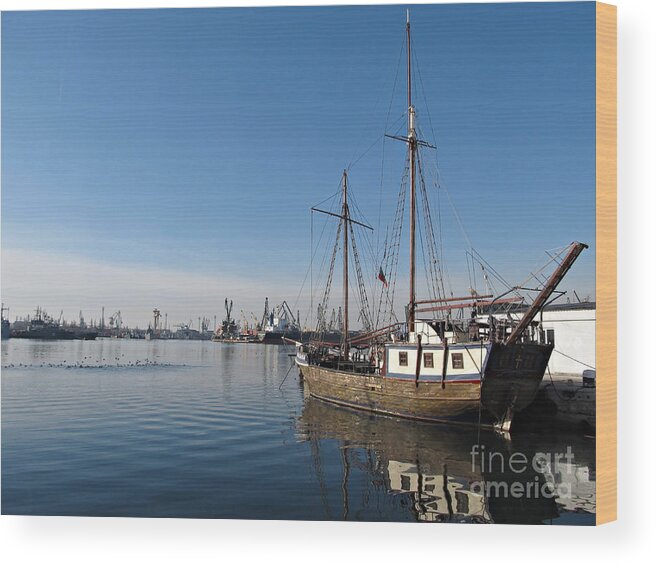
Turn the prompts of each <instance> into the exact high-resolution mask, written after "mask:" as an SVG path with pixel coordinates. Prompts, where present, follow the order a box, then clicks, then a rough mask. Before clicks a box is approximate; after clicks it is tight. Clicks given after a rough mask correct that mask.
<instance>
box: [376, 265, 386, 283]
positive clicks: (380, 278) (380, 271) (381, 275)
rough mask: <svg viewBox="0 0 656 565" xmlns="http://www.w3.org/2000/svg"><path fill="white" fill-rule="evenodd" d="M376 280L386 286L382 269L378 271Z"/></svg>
mask: <svg viewBox="0 0 656 565" xmlns="http://www.w3.org/2000/svg"><path fill="white" fill-rule="evenodd" d="M378 280H379V281H380V282H382V283H383V285H384V286H387V279H386V278H385V273H383V268H382V267H381V268H380V270H379V271H378Z"/></svg>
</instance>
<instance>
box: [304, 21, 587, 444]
mask: <svg viewBox="0 0 656 565" xmlns="http://www.w3.org/2000/svg"><path fill="white" fill-rule="evenodd" d="M411 45H412V44H411V41H410V20H409V17H408V20H407V22H406V55H407V93H408V96H407V99H408V104H407V135H405V136H401V135H390V136H388V137H391V138H394V139H397V140H400V141H403V142H404V143H405V144H406V145H407V161H406V173H407V175H406V176H405V177H404V181H402V184H401V191H400V193H399V204H398V208H397V216H396V218H397V219H398V218H401V219H400V220H397V219H395V224H394V226H392V230H391V232H390V233H392V235H393V236H394V237H397V235H398V238H397V239H396V240H395V241H392V242H391V243H390V244H389V247H388V248H387V250H386V257H388V262H387V263H386V265H388V266H389V267H388V268H389V269H392V270H394V275H393V276H394V281H395V280H396V274H395V273H396V271H395V269H396V265H398V254H397V255H394V254H395V253H397V250H398V248H399V247H400V241H401V236H400V233H401V228H402V226H403V220H402V219H403V217H404V215H405V211H404V206H405V198H406V190H407V188H408V187H409V193H410V198H409V200H410V210H409V214H408V215H409V217H410V234H409V240H410V250H409V267H410V269H409V270H410V273H409V287H410V296H409V300H408V303H407V305H406V307H405V314H406V315H405V320H404V321H398V320H396V321H391V323H387V325H382V324H381V323H380V321H379V320H378V317H377V316H373V315H372V312H371V310H370V309H369V310H368V301H367V297H366V287H365V284H364V282H363V277H362V272H361V269H360V265H359V260H358V251H357V248H356V246H355V230H354V227H356V226H359V227H360V228H362V229H369V230H370V229H371V228H370V227H369V226H367V225H366V224H364V223H362V222H359V221H356V220H355V219H354V218H353V217H352V215H351V206H350V204H349V196H348V176H347V171H344V174H343V176H342V202H341V211H340V213H334V212H329V211H325V210H320V209H316V208H313V210H314V211H316V212H320V213H324V214H328V215H330V216H333V217H337V218H339V223H338V228H337V236H336V239H335V243H334V246H333V247H332V248H333V256H332V261H331V263H330V273H329V276H328V282H327V291H326V292H325V293H324V303H323V304H322V308H323V312H325V311H326V309H327V298H328V297H329V295H330V293H329V285H330V283H331V281H332V274H333V266H334V263H335V256H336V254H337V250H338V247H339V244H340V238H341V248H342V252H343V264H342V270H343V281H342V282H343V286H342V293H343V306H342V308H343V317H342V328H341V343H339V344H330V343H327V342H326V341H325V340H324V339H323V337H322V333H323V332H322V330H321V328H320V326H321V325H322V324H323V325H324V327H325V319H321V316H320V319H319V323H318V332H317V334H316V335H315V336H314V338H313V339H312V340H310V341H309V343H299V344H298V345H297V355H296V364H297V365H298V367H299V370H300V373H301V375H302V378H303V380H304V383H305V386H306V387H307V390H308V392H309V394H310V395H311V396H314V397H316V398H319V399H321V400H324V401H328V402H332V403H335V404H339V405H342V406H346V407H349V408H355V409H361V410H368V411H372V412H378V413H382V414H387V415H391V416H396V417H402V418H410V419H414V420H422V421H427V422H456V423H462V424H471V425H489V426H494V427H496V428H498V429H500V430H502V431H505V432H507V431H509V430H510V427H511V425H512V420H513V417H514V415H515V414H516V413H517V412H520V411H521V410H522V409H524V408H525V407H526V406H528V405H529V404H530V403H531V401H532V400H533V399H534V398H535V395H536V393H537V391H538V387H539V386H540V382H541V381H542V378H543V376H544V372H545V370H546V367H547V363H548V361H549V357H550V355H551V352H552V349H553V344H551V343H545V342H543V341H541V338H540V332H539V331H536V329H537V328H536V327H535V324H533V320H534V319H535V317H536V316H537V315H538V314H539V313H540V312H541V311H542V309H543V308H544V306H545V305H546V304H547V303H548V301H549V299H550V297H551V295H552V294H553V293H554V291H555V289H556V287H557V285H558V284H559V282H560V281H561V280H562V278H563V277H564V276H565V274H566V273H567V271H568V270H569V268H570V267H571V266H572V264H573V263H574V261H575V260H576V258H577V257H578V256H579V254H580V253H581V252H582V251H583V249H585V248H587V245H585V244H583V243H579V242H574V243H572V244H571V245H570V246H568V247H567V248H566V249H564V250H563V251H562V252H561V253H562V254H561V255H560V256H559V257H558V261H556V264H557V267H556V268H555V270H554V272H553V273H552V275H551V276H550V277H549V279H548V280H547V282H546V283H545V284H544V285H543V288H541V289H537V291H539V292H538V294H537V296H536V298H535V299H534V300H533V303H532V304H531V305H530V306H529V307H528V308H527V310H526V311H525V313H524V315H523V317H522V318H521V319H519V320H512V319H507V320H506V319H503V320H497V319H495V318H494V317H492V316H489V317H487V316H483V317H481V316H480V314H481V313H483V314H487V313H493V312H494V311H496V310H497V309H499V308H501V307H503V305H504V304H512V303H517V302H518V301H522V300H523V298H522V297H521V296H520V295H519V292H518V291H517V288H514V289H513V288H511V289H510V290H509V291H508V292H507V293H505V294H503V295H498V296H494V295H492V294H488V295H480V294H478V293H477V292H475V291H474V290H471V291H470V293H469V296H464V297H453V295H452V294H451V295H448V294H447V293H446V292H445V291H444V280H443V277H442V275H441V270H440V264H441V256H440V254H439V253H438V252H437V251H436V249H435V248H434V247H433V248H431V245H433V246H434V245H435V243H434V242H435V240H436V238H435V235H434V233H433V232H432V230H433V223H432V219H431V218H432V217H431V215H430V208H429V202H428V196H427V191H426V186H425V183H424V179H423V175H422V171H423V170H424V164H423V161H422V158H421V156H420V152H419V149H420V148H421V149H422V150H423V149H424V148H431V149H434V147H433V146H431V145H430V144H429V143H427V142H425V141H423V140H421V139H420V138H419V136H418V131H419V130H418V127H417V119H416V111H415V106H414V105H413V102H412V80H411V77H412V73H411V61H412V57H411ZM418 208H421V210H422V212H423V216H422V218H421V219H422V222H421V226H422V227H423V228H424V231H425V232H426V233H425V234H423V235H421V234H420V238H421V239H420V241H421V245H422V250H424V249H425V250H424V260H425V265H427V266H426V271H427V275H428V279H429V280H427V283H428V284H427V287H428V289H429V294H430V297H429V298H426V299H422V300H418V299H417V295H416V263H417V261H416V251H417V244H416V241H417V233H416V232H417V227H418V225H419V222H418V217H417V216H418V213H417V209H418ZM399 210H400V213H399ZM510 227H511V225H510ZM506 229H508V227H507V226H506ZM508 237H509V238H510V237H514V236H513V235H512V234H510V233H508ZM350 253H352V258H351V259H350V257H349V254H350ZM389 257H391V258H392V259H389ZM350 260H351V261H353V262H354V263H355V265H356V269H355V271H356V281H355V282H352V284H353V286H354V287H355V288H356V289H357V292H358V293H359V296H358V298H359V304H360V319H361V320H362V321H363V326H364V328H365V331H364V332H363V333H362V334H360V335H359V336H357V337H352V335H351V334H350V333H349V290H350V281H349V274H350V273H349V262H350ZM389 276H390V275H389V273H388V272H386V269H383V267H381V268H380V272H379V274H378V278H379V279H380V281H381V283H382V285H383V288H384V289H385V290H383V291H381V303H383V301H386V302H385V304H387V302H390V303H391V302H392V301H393V298H394V295H393V290H392V289H391V287H392V286H393V283H392V282H390V281H388V277H389ZM513 291H514V292H515V293H516V294H515V295H512V294H513ZM465 310H468V311H471V312H472V316H471V318H469V319H468V318H464V317H463V318H461V319H454V317H452V315H451V313H452V312H454V311H460V312H464V311H465ZM390 311H391V312H392V314H393V309H390ZM423 312H426V313H428V312H430V314H429V315H428V316H426V317H424V318H421V317H420V314H421V313H423ZM394 316H395V315H394ZM299 341H301V340H299Z"/></svg>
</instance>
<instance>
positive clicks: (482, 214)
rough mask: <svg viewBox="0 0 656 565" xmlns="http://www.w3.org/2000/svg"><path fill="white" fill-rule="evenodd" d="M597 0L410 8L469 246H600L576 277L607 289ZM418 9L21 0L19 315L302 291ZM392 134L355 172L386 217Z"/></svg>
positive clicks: (13, 116) (11, 174)
mask: <svg viewBox="0 0 656 565" xmlns="http://www.w3.org/2000/svg"><path fill="white" fill-rule="evenodd" d="M594 15H595V8H594V3H587V2H586V3H553V4H497V5H494V4H492V5H489V4H488V5H476V4H474V5H435V6H416V7H412V9H411V18H412V29H413V45H414V50H415V54H416V62H417V63H418V65H419V72H420V75H419V74H416V75H415V84H416V95H415V102H416V105H417V111H418V117H419V120H420V123H421V124H422V125H423V131H424V132H425V133H426V134H427V137H429V138H430V139H431V141H433V139H432V138H433V132H434V134H435V139H434V141H435V143H436V144H437V146H438V150H437V152H436V155H433V156H432V157H431V158H432V159H433V160H434V159H435V158H436V157H437V160H438V162H439V170H440V175H441V179H442V184H443V186H444V187H445V188H446V189H448V192H449V194H450V195H451V198H452V199H453V201H454V203H455V206H456V207H457V209H458V211H459V213H460V215H461V217H462V220H463V223H464V224H465V227H466V229H467V233H468V235H469V237H470V239H471V241H472V243H473V245H474V246H475V247H476V248H477V249H478V250H479V252H480V253H481V254H482V255H483V256H484V257H485V258H486V259H487V260H488V261H490V262H491V263H492V264H493V265H494V266H495V268H497V270H499V271H500V272H502V273H503V274H504V275H505V277H506V278H507V279H509V280H512V281H517V282H519V281H520V280H522V279H523V278H524V277H525V275H526V273H527V272H528V271H529V270H530V269H533V268H535V266H536V265H539V264H541V263H542V262H543V258H544V257H545V256H544V250H545V249H551V248H554V247H557V246H560V245H564V244H567V243H569V242H571V241H572V240H574V239H577V240H581V241H585V242H586V243H589V244H590V245H591V249H590V250H589V251H587V252H586V253H585V255H584V256H583V257H582V258H581V259H580V260H579V262H578V263H577V265H576V266H575V268H574V269H573V270H572V272H571V273H570V275H568V278H567V279H566V281H565V283H564V285H563V288H564V289H570V290H571V289H576V290H577V292H578V294H579V295H581V296H584V295H591V296H594V291H595V289H594V251H595V249H594V235H595V234H594V225H595V218H594V197H595V172H594V165H595V163H594V156H595V137H594V136H595V98H594V96H595V82H594V81H595V67H594V64H595V29H594V21H595V19H594ZM404 24H405V7H404V6H381V7H376V6H367V7H324V8H272V9H265V8H254V9H244V8H240V9H195V10H190V9H185V10H129V11H124V10H117V11H95V10H94V11H79V12H71V11H62V12H13V13H3V17H2V251H3V261H2V263H3V265H2V267H3V268H2V287H3V289H2V290H3V292H2V295H3V296H2V297H3V300H4V301H5V302H6V303H7V304H8V305H9V306H10V307H11V309H12V310H11V317H12V318H13V315H20V314H23V313H27V312H28V311H30V310H32V309H33V308H34V307H35V306H36V305H37V304H41V305H43V306H45V307H47V308H49V309H51V310H53V311H57V312H58V311H59V310H60V309H62V308H63V309H65V312H66V315H67V316H68V317H71V318H72V317H75V316H76V315H77V310H79V309H83V310H85V314H86V316H87V318H91V317H94V316H97V315H98V313H99V310H100V306H101V305H105V306H106V308H107V309H109V310H118V309H121V310H122V312H123V318H124V319H125V320H126V321H127V322H129V323H132V324H141V325H143V324H144V323H145V322H146V320H147V318H148V315H149V312H150V311H151V310H152V308H154V307H159V308H160V309H161V310H162V311H167V312H169V313H170V318H171V319H172V320H179V321H184V320H189V319H195V318H197V316H199V315H213V314H217V315H219V316H220V315H221V314H222V303H223V298H224V297H225V296H230V297H232V298H233V299H234V301H235V304H236V310H238V309H244V310H246V311H250V310H253V311H255V312H256V313H259V312H260V310H261V307H262V303H263V300H264V296H267V295H268V296H270V297H271V300H272V301H273V302H280V301H282V300H283V299H286V300H287V301H288V302H290V304H292V303H297V305H298V307H301V308H304V309H307V300H308V294H309V288H308V285H307V284H306V286H305V288H304V290H303V292H301V293H300V296H299V292H300V291H301V283H302V281H303V279H304V277H305V274H306V272H307V268H308V259H309V254H310V249H309V234H310V215H309V212H308V209H309V207H310V206H312V205H314V204H316V203H317V202H319V201H321V200H323V199H324V198H326V197H328V196H330V195H331V194H332V193H333V192H334V191H335V190H336V188H337V185H338V183H339V180H340V176H341V172H342V170H343V169H344V168H345V167H346V166H348V165H349V163H352V162H354V161H355V160H356V159H358V158H359V157H360V156H361V155H362V154H363V153H364V152H365V151H366V150H367V149H368V148H369V147H370V146H371V145H372V143H374V142H375V141H376V140H377V139H379V138H380V136H381V134H382V133H383V132H384V131H385V129H386V124H387V128H388V129H390V128H391V127H392V126H391V124H392V123H393V122H395V121H396V120H397V119H398V118H399V117H400V116H402V114H403V112H404V110H405V100H404V96H405V92H404V85H403V72H404V69H403V67H401V68H400V70H398V72H399V75H398V80H396V81H395V77H396V76H397V74H396V73H397V69H398V65H397V64H398V61H399V55H400V52H401V46H402V43H403V36H404ZM427 118H429V119H427ZM399 123H400V122H399ZM431 125H432V127H431ZM382 148H383V144H382V142H381V143H379V144H378V145H377V146H374V147H373V148H372V150H371V151H369V152H368V153H366V154H365V155H364V157H362V158H361V159H360V160H359V161H358V162H357V163H356V164H355V165H353V167H352V169H351V172H350V175H351V176H350V178H351V185H352V189H353V195H354V197H355V198H356V199H357V201H358V204H359V205H360V208H361V209H362V210H363V212H364V215H365V216H366V218H367V220H368V221H370V222H371V223H372V224H374V225H375V226H376V227H378V226H379V225H384V224H385V221H386V220H387V219H388V218H389V214H391V212H392V211H393V207H394V203H395V198H396V192H397V190H398V184H399V178H400V170H401V169H400V167H401V166H402V165H403V159H404V148H403V145H402V144H395V142H389V141H387V142H385V145H384V155H385V161H384V162H383V165H382V166H381V150H382ZM395 167H396V168H395ZM381 169H382V170H384V171H385V177H384V182H383V185H382V191H381V181H380V172H381ZM381 194H382V206H381V208H380V209H381V213H382V216H381V219H380V220H379V218H378V214H379V204H378V203H379V200H380V199H381ZM444 201H445V200H444V199H443V198H442V199H441V202H444ZM447 215H448V210H446V208H445V211H444V216H445V219H444V224H443V234H444V245H445V249H446V250H447V252H446V259H447V262H448V265H449V273H450V276H451V278H452V280H453V283H454V286H455V287H457V288H459V289H461V290H462V291H466V288H467V284H468V283H467V280H466V274H465V262H464V249H465V248H466V246H467V244H466V242H465V240H464V238H463V236H462V234H461V232H460V230H459V228H458V226H457V224H456V222H455V221H454V220H452V219H451V220H449V219H447V218H446V216H447ZM315 221H317V220H316V219H315ZM322 221H323V220H322ZM317 227H318V226H317V225H315V229H317ZM375 237H376V236H374V239H375ZM374 269H375V268H374V267H373V266H372V267H371V270H372V273H369V274H370V275H371V276H372V277H373V276H375V272H373V271H374ZM376 272H377V271H376Z"/></svg>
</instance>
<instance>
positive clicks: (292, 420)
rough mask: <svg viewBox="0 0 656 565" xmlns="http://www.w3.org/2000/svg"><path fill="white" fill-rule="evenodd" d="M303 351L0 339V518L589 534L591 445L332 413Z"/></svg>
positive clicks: (578, 437)
mask: <svg viewBox="0 0 656 565" xmlns="http://www.w3.org/2000/svg"><path fill="white" fill-rule="evenodd" d="M292 352H293V351H292V350H291V349H290V348H287V347H284V346H276V345H260V344H230V343H214V342H207V341H173V340H171V341H169V340H153V341H145V340H130V339H98V340H95V341H39V340H25V339H11V340H8V341H3V342H2V513H3V514H25V515H67V516H69V515H78V516H134V517H183V518H242V519H285V520H356V521H439V522H469V523H471V522H484V523H495V522H496V523H499V522H501V523H505V522H513V523H537V524H581V525H583V524H586V525H587V524H593V523H594V518H595V514H594V512H595V460H594V438H590V437H587V436H584V435H582V434H581V433H571V434H569V433H562V432H561V433H559V434H553V433H534V432H531V433H529V432H525V433H517V434H513V435H512V437H511V438H506V437H503V436H500V435H499V434H496V433H494V432H489V431H482V430H479V429H476V428H475V427H472V428H457V427H453V426H436V425H427V424H421V423H416V422H409V421H402V420H397V419H394V418H387V417H381V416H374V415H371V414H368V413H363V412H355V411H351V410H349V409H344V408H340V407H336V406H333V405H328V404H325V403H323V402H322V401H319V400H316V399H313V398H309V397H307V395H306V394H305V393H304V390H303V383H302V381H300V380H299V377H298V371H297V370H296V369H295V368H291V369H290V367H291V365H292V357H290V354H291V353H292ZM532 429H535V426H533V427H532Z"/></svg>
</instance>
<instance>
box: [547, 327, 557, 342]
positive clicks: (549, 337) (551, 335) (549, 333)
mask: <svg viewBox="0 0 656 565" xmlns="http://www.w3.org/2000/svg"><path fill="white" fill-rule="evenodd" d="M547 343H550V344H552V345H554V344H555V343H556V339H555V335H554V330H547Z"/></svg>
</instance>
